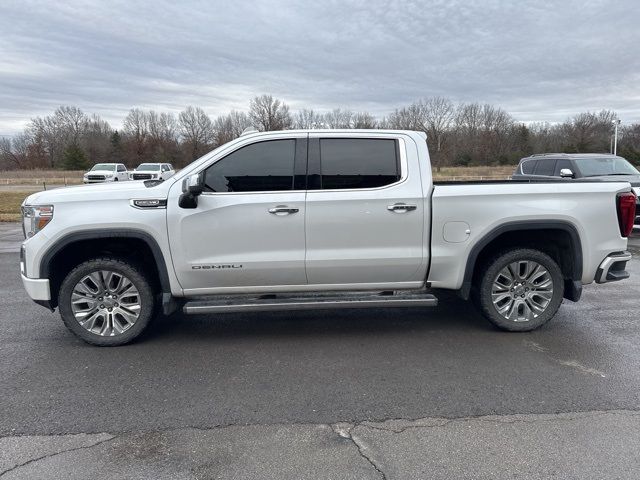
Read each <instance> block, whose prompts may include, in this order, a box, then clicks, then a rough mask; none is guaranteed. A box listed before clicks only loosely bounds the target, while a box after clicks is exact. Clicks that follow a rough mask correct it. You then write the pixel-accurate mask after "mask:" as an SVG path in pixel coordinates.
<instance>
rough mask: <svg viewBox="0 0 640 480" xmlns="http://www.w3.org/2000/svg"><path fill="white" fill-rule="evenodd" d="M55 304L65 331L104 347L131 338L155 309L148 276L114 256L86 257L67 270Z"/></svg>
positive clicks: (151, 316)
mask: <svg viewBox="0 0 640 480" xmlns="http://www.w3.org/2000/svg"><path fill="white" fill-rule="evenodd" d="M58 305H59V307H60V316H61V317H62V321H63V322H64V324H65V325H66V326H67V328H68V329H69V330H71V331H72V332H73V333H74V334H75V335H77V336H78V337H80V338H81V339H82V340H84V341H85V342H87V343H91V344H92V345H98V346H105V347H106V346H117V345H124V344H125V343H129V342H131V341H132V340H134V339H135V338H136V337H137V336H138V335H140V334H141V333H142V332H143V331H144V329H145V328H146V327H147V325H148V324H149V322H150V321H151V319H152V318H153V314H154V310H155V309H154V295H153V289H152V288H151V284H150V282H149V279H148V278H147V277H146V275H145V274H144V272H143V271H142V270H140V269H139V268H137V267H136V266H134V265H132V264H130V263H128V262H126V261H124V260H121V259H118V258H97V259H93V260H88V261H86V262H83V263H81V264H80V265H78V266H77V267H76V268H74V269H73V270H71V272H69V274H68V275H67V276H66V278H65V279H64V281H63V282H62V285H61V287H60V293H59V297H58Z"/></svg>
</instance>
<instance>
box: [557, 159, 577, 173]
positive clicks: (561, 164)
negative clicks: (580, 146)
mask: <svg viewBox="0 0 640 480" xmlns="http://www.w3.org/2000/svg"><path fill="white" fill-rule="evenodd" d="M565 169H567V170H571V173H575V172H574V171H573V166H572V165H571V160H568V159H566V158H559V159H558V162H557V163H556V171H555V174H554V175H555V176H556V177H559V176H560V172H561V171H562V170H565Z"/></svg>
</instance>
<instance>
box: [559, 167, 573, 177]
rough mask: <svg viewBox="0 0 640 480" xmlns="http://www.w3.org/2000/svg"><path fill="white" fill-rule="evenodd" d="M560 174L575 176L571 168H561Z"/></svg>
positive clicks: (562, 175)
mask: <svg viewBox="0 0 640 480" xmlns="http://www.w3.org/2000/svg"><path fill="white" fill-rule="evenodd" d="M560 176H561V177H562V178H573V177H574V175H573V172H572V171H571V169H570V168H561V169H560Z"/></svg>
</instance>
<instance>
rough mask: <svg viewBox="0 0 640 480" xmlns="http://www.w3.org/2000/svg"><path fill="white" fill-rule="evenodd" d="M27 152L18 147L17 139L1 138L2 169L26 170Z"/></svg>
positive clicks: (0, 157)
mask: <svg viewBox="0 0 640 480" xmlns="http://www.w3.org/2000/svg"><path fill="white" fill-rule="evenodd" d="M25 154H26V151H21V149H20V148H18V147H17V145H16V142H15V139H11V138H4V137H0V168H3V169H11V168H15V169H21V168H26V155H25Z"/></svg>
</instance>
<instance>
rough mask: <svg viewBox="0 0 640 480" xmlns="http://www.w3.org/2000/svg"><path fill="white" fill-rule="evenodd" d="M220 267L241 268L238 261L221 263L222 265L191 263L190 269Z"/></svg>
mask: <svg viewBox="0 0 640 480" xmlns="http://www.w3.org/2000/svg"><path fill="white" fill-rule="evenodd" d="M221 268H242V265H240V264H238V263H223V264H222V265H192V266H191V270H214V269H215V270H217V269H221Z"/></svg>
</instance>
